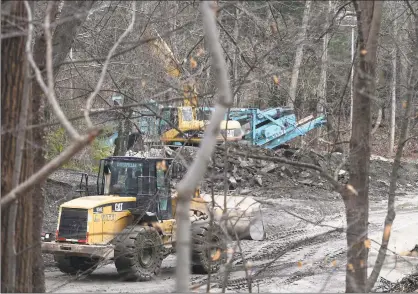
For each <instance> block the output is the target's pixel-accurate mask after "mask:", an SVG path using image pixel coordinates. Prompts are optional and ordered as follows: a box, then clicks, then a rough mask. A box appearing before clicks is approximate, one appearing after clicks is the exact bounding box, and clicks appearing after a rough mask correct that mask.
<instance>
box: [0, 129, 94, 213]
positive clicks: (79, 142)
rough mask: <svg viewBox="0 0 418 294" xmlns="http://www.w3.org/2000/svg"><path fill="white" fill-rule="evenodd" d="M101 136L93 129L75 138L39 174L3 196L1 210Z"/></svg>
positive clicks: (0, 202)
mask: <svg viewBox="0 0 418 294" xmlns="http://www.w3.org/2000/svg"><path fill="white" fill-rule="evenodd" d="M98 134H99V130H97V129H92V130H91V131H90V133H89V134H87V135H83V136H78V137H76V138H74V141H73V143H72V144H71V145H70V146H69V147H68V148H66V149H65V150H64V151H63V152H62V153H61V154H60V155H59V156H57V157H55V158H54V159H53V160H51V161H50V162H49V163H48V164H46V165H45V166H44V167H42V168H41V169H40V170H39V171H38V172H37V173H35V174H33V175H32V176H30V178H28V179H27V180H26V181H24V182H23V183H21V184H20V185H19V186H18V187H16V188H14V189H13V190H12V191H10V192H9V193H8V194H6V195H5V196H3V197H2V198H1V200H0V205H1V209H2V210H3V209H5V208H6V207H8V204H10V202H12V201H14V200H16V199H17V198H18V197H21V196H23V195H24V193H25V192H27V191H28V190H29V189H30V188H32V187H33V186H35V185H36V184H37V183H38V182H40V181H44V180H45V179H46V178H47V177H48V176H49V175H50V174H51V173H53V172H54V171H55V170H57V169H58V168H60V167H61V165H63V164H64V163H66V162H67V161H68V160H69V159H70V158H71V157H72V156H74V155H75V154H76V153H77V152H79V151H80V150H81V149H83V148H84V147H85V146H86V145H88V144H90V143H91V142H92V141H93V140H94V139H95V138H96V137H97V135H98Z"/></svg>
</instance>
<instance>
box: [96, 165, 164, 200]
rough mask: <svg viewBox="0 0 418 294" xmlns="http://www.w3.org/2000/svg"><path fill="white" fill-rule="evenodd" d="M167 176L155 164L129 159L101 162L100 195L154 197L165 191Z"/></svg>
mask: <svg viewBox="0 0 418 294" xmlns="http://www.w3.org/2000/svg"><path fill="white" fill-rule="evenodd" d="M165 185H166V183H165V174H164V173H160V172H159V170H157V166H156V165H155V163H154V162H147V161H138V160H136V159H133V160H132V159H129V158H124V157H121V158H117V157H116V158H113V159H103V160H101V164H100V170H99V177H98V194H99V195H120V196H152V195H155V193H156V192H157V189H159V190H164V188H165Z"/></svg>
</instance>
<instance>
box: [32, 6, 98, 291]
mask: <svg viewBox="0 0 418 294" xmlns="http://www.w3.org/2000/svg"><path fill="white" fill-rule="evenodd" d="M94 2H95V1H65V2H64V6H63V8H62V10H61V14H60V16H59V17H60V18H66V19H67V21H65V22H63V23H59V24H58V25H57V27H56V28H55V30H54V32H53V36H52V44H53V50H52V55H53V56H52V60H53V71H54V74H55V76H56V74H57V73H58V71H59V70H60V68H61V63H63V62H64V60H65V58H66V57H67V55H68V53H69V51H70V49H71V46H72V44H73V41H74V38H75V37H76V34H77V29H78V28H79V27H80V25H81V24H82V23H83V22H84V21H85V20H86V18H87V13H88V11H89V10H90V9H91V7H92V5H93V4H94ZM57 3H58V2H57ZM55 9H58V5H56V6H55V7H54V10H55ZM79 12H86V13H85V14H82V15H80V16H79V17H77V18H75V17H74V18H70V16H72V15H74V13H79ZM54 15H56V11H54ZM52 19H53V18H52ZM45 46H46V44H45V40H44V38H43V36H41V37H40V38H38V39H36V41H35V46H34V49H33V54H34V59H35V62H36V63H37V64H38V67H39V68H40V69H43V68H44V66H45V53H46V47H45ZM32 93H33V94H32V105H33V111H34V116H33V121H32V123H33V124H41V123H44V122H45V115H44V111H45V96H44V94H43V92H42V89H41V88H40V87H39V85H38V83H37V82H35V83H33V86H32ZM44 136H45V131H44V129H43V128H36V129H34V130H33V141H34V143H35V144H34V146H40V147H38V148H37V147H32V148H33V152H34V168H35V170H39V169H40V168H41V167H42V166H44V165H45V154H44V151H43V148H42V146H44ZM43 185H44V183H39V184H38V185H36V186H35V188H34V192H33V195H34V197H35V196H36V201H34V209H33V211H34V222H33V225H34V227H33V241H32V244H39V239H40V235H41V233H42V222H43V210H44V195H43V192H42V186H43ZM32 252H33V256H34V257H33V258H34V263H33V267H34V269H33V281H34V289H33V291H34V292H37V293H40V292H45V275H44V265H43V259H42V255H41V246H40V245H38V246H35V245H33V248H32Z"/></svg>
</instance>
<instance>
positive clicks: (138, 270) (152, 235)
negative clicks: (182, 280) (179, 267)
mask: <svg viewBox="0 0 418 294" xmlns="http://www.w3.org/2000/svg"><path fill="white" fill-rule="evenodd" d="M163 259H164V246H163V242H162V239H161V237H160V234H159V233H158V232H157V230H155V229H154V228H153V227H147V226H128V227H126V228H125V229H124V230H123V231H122V233H121V237H119V238H117V240H116V245H115V266H116V269H117V270H118V273H119V274H120V275H121V276H122V278H123V279H124V280H125V281H149V280H151V279H152V278H153V276H156V275H158V274H159V273H160V269H161V264H162V261H163Z"/></svg>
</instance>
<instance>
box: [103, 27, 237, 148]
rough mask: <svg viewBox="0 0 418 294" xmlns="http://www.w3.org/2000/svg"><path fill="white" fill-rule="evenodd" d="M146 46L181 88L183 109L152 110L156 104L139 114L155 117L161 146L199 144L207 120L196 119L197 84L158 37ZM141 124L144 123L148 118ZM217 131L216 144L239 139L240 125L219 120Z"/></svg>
mask: <svg viewBox="0 0 418 294" xmlns="http://www.w3.org/2000/svg"><path fill="white" fill-rule="evenodd" d="M157 35H158V33H157ZM148 44H149V48H150V49H151V50H150V51H151V52H152V54H153V56H154V57H155V58H156V59H157V60H158V61H159V62H160V63H162V65H163V66H164V67H165V71H166V73H167V74H168V76H169V77H171V78H173V79H174V80H175V82H177V83H178V84H180V85H181V87H182V90H183V95H184V99H183V101H182V104H183V105H182V106H164V107H161V106H157V107H154V106H156V104H155V103H151V105H152V106H153V107H152V108H148V111H147V110H145V111H141V114H142V115H143V116H145V117H146V116H154V117H157V119H156V121H158V123H157V124H156V125H157V126H158V129H157V131H158V134H159V138H158V141H160V142H163V144H166V145H198V144H199V143H200V141H201V140H202V138H203V134H204V131H205V128H206V127H207V125H208V124H209V121H207V120H199V119H197V114H196V109H197V106H198V93H197V89H196V83H195V81H194V79H193V78H192V77H189V78H186V77H185V76H186V72H185V69H184V68H183V67H182V66H181V65H180V62H178V60H177V59H176V58H175V56H174V54H173V52H172V51H171V49H170V47H169V46H168V45H167V43H166V42H165V41H164V40H163V39H162V38H161V36H159V35H158V38H156V39H154V40H153V41H150V42H149V43H148ZM142 121H147V119H144V120H141V122H142ZM140 124H141V123H140ZM220 129H221V131H220V134H219V135H218V137H217V142H218V143H222V142H225V141H239V140H241V139H242V131H241V125H240V123H239V122H238V121H232V120H231V121H222V122H221V124H220ZM117 136H118V134H117V133H115V134H114V135H113V136H112V138H111V140H112V142H113V141H114V140H115V139H116V138H117Z"/></svg>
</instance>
